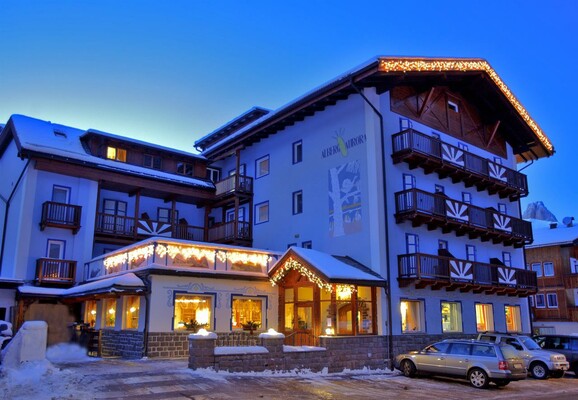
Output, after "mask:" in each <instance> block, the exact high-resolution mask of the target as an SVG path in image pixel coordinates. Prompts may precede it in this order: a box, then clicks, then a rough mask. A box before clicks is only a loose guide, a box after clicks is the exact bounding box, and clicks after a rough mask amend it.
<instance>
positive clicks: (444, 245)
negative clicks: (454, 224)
mask: <svg viewBox="0 0 578 400" xmlns="http://www.w3.org/2000/svg"><path fill="white" fill-rule="evenodd" d="M438 249H440V250H447V249H448V241H447V240H441V239H440V240H438Z"/></svg>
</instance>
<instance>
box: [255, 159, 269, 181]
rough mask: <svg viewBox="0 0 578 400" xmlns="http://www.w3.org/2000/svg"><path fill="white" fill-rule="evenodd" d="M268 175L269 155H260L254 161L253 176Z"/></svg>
mask: <svg viewBox="0 0 578 400" xmlns="http://www.w3.org/2000/svg"><path fill="white" fill-rule="evenodd" d="M265 175H269V156H265V157H261V158H259V159H258V160H257V161H255V178H261V177H263V176H265Z"/></svg>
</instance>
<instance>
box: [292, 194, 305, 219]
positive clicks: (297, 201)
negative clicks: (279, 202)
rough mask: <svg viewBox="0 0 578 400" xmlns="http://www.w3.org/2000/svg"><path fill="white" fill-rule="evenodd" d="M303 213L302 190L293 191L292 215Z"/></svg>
mask: <svg viewBox="0 0 578 400" xmlns="http://www.w3.org/2000/svg"><path fill="white" fill-rule="evenodd" d="M301 213H303V191H302V190H299V191H297V192H293V215H296V214H301Z"/></svg>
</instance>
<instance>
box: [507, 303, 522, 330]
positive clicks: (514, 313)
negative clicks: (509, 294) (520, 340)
mask: <svg viewBox="0 0 578 400" xmlns="http://www.w3.org/2000/svg"><path fill="white" fill-rule="evenodd" d="M505 310H506V331H507V332H522V316H521V313H520V306H506V308H505Z"/></svg>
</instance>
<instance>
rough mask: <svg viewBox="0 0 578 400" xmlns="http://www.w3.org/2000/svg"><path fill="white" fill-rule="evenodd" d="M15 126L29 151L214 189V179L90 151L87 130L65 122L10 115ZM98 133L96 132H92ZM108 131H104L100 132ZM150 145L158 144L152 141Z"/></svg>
mask: <svg viewBox="0 0 578 400" xmlns="http://www.w3.org/2000/svg"><path fill="white" fill-rule="evenodd" d="M10 120H11V121H12V123H13V125H14V130H15V132H14V134H15V135H16V140H17V143H19V146H20V150H21V151H22V150H27V151H31V152H37V153H41V154H46V155H48V156H52V157H59V158H63V159H66V160H69V161H74V162H79V163H82V164H88V165H91V166H93V167H96V168H100V169H107V170H111V171H119V172H122V173H127V174H131V175H138V176H141V177H145V178H153V179H160V180H163V181H171V182H176V183H181V184H187V185H193V186H198V187H205V188H213V187H214V185H213V183H212V182H208V181H205V180H202V179H195V178H190V177H187V176H184V175H177V174H170V173H167V172H163V171H158V170H154V169H150V168H145V167H141V166H138V165H132V164H127V163H123V162H120V161H114V160H108V159H104V158H100V157H96V156H93V155H92V154H89V153H88V152H87V151H86V149H85V148H84V146H83V144H82V141H81V137H82V136H84V135H85V134H86V133H87V132H85V131H83V130H80V129H76V128H72V127H69V126H65V125H59V124H53V123H52V122H49V121H42V120H39V119H36V118H31V117H27V116H25V115H17V114H15V115H12V116H11V117H10ZM92 132H96V131H92ZM98 134H104V133H100V132H99V133H98ZM106 135H108V136H110V137H115V138H121V136H116V135H111V134H106ZM122 139H123V140H127V141H131V142H134V143H143V144H144V142H140V141H135V140H134V139H129V138H122ZM147 146H149V147H156V146H155V145H152V144H148V145H147ZM162 149H163V150H165V151H171V152H176V153H179V154H187V155H188V156H191V157H197V158H198V157H199V156H197V155H193V154H189V153H184V152H181V151H179V150H174V149H169V148H166V147H162Z"/></svg>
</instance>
